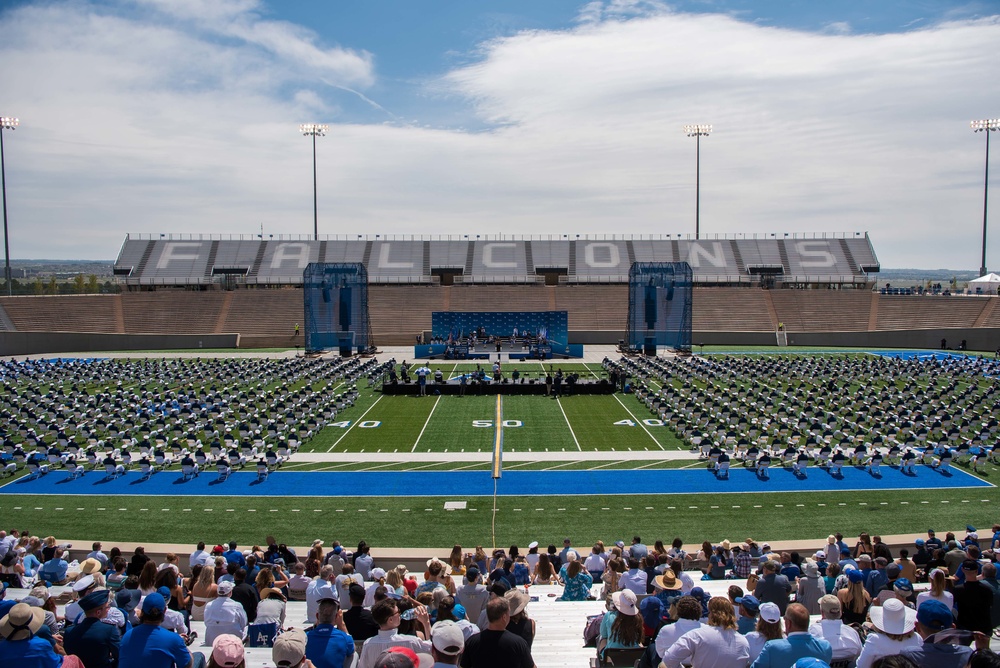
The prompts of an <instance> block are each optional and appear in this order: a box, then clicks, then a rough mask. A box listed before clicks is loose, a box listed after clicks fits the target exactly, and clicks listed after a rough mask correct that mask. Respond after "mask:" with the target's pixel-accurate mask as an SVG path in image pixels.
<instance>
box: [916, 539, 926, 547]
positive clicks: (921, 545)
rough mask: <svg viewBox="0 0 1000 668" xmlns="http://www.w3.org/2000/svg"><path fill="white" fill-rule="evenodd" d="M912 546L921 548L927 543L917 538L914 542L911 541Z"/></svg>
mask: <svg viewBox="0 0 1000 668" xmlns="http://www.w3.org/2000/svg"><path fill="white" fill-rule="evenodd" d="M913 544H914V545H916V546H917V547H923V546H924V545H926V544H927V543H926V542H925V541H924V539H923V538H918V539H916V540H915V541H913Z"/></svg>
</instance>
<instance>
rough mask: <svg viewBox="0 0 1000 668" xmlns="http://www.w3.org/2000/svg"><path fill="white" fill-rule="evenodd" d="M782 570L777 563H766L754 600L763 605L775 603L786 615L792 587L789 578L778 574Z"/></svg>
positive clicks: (754, 592)
mask: <svg viewBox="0 0 1000 668" xmlns="http://www.w3.org/2000/svg"><path fill="white" fill-rule="evenodd" d="M778 568H780V566H779V564H778V562H776V561H765V562H764V566H763V570H764V577H762V578H761V579H760V582H758V583H757V588H756V589H754V590H753V595H754V598H756V599H757V600H758V601H760V602H761V603H774V604H776V605H777V606H778V609H779V610H781V614H785V609H786V608H787V607H788V595H789V594H790V593H791V591H792V585H791V583H790V582H788V578H787V577H785V576H784V575H780V574H779V573H778ZM808 626H809V625H808V624H806V628H807V629H808Z"/></svg>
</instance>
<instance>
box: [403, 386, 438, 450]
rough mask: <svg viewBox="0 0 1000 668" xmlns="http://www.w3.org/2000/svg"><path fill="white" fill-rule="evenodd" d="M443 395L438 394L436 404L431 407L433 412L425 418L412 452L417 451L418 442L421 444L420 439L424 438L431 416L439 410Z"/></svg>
mask: <svg viewBox="0 0 1000 668" xmlns="http://www.w3.org/2000/svg"><path fill="white" fill-rule="evenodd" d="M441 396H442V395H440V394H439V395H438V396H437V399H435V400H434V406H433V407H431V412H430V413H428V414H427V419H426V420H424V426H423V427H421V429H420V433H419V434H417V440H416V441H414V442H413V449H412V450H410V452H416V451H417V444H419V443H420V439H421V438H423V435H424V430H425V429H427V425H428V424H430V422H431V417H433V415H434V411H435V410H437V407H438V403H440V401H441Z"/></svg>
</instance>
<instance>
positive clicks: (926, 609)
mask: <svg viewBox="0 0 1000 668" xmlns="http://www.w3.org/2000/svg"><path fill="white" fill-rule="evenodd" d="M917 621H918V622H920V623H921V624H923V625H924V626H926V627H927V628H929V629H933V630H935V631H940V630H941V629H949V628H951V625H952V624H953V623H954V622H955V618H954V616H953V615H952V614H951V610H949V609H948V606H947V605H945V604H944V603H942V602H941V601H936V600H934V599H928V600H926V601H924V602H923V603H921V604H920V609H919V610H917Z"/></svg>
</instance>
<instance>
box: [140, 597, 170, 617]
mask: <svg viewBox="0 0 1000 668" xmlns="http://www.w3.org/2000/svg"><path fill="white" fill-rule="evenodd" d="M166 609H167V602H166V601H164V600H163V597H162V596H160V595H159V594H157V593H156V592H155V591H154V592H153V593H152V594H150V595H149V596H147V597H146V598H145V599H144V600H143V601H142V612H143V614H149V613H152V612H163V611H164V610H166Z"/></svg>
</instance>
